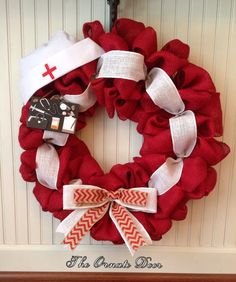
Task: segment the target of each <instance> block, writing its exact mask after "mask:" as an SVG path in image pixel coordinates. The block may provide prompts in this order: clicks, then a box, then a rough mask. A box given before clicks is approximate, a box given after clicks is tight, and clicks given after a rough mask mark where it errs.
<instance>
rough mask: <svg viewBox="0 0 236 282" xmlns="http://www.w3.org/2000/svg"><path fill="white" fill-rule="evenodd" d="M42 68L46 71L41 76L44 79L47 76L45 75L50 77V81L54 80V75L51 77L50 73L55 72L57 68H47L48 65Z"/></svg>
mask: <svg viewBox="0 0 236 282" xmlns="http://www.w3.org/2000/svg"><path fill="white" fill-rule="evenodd" d="M44 66H45V68H46V70H47V71H45V72H44V73H42V76H43V77H45V76H47V75H50V77H51V79H54V78H55V77H54V75H53V73H52V72H53V71H55V70H56V69H57V67H56V66H54V67H52V68H49V66H48V64H45V65H44Z"/></svg>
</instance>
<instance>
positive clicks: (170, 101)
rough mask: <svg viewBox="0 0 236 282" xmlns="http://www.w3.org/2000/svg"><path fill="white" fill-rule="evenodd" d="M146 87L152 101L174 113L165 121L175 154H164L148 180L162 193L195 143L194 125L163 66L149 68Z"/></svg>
mask: <svg viewBox="0 0 236 282" xmlns="http://www.w3.org/2000/svg"><path fill="white" fill-rule="evenodd" d="M146 91H147V93H148V94H149V96H150V98H151V99H152V101H153V102H154V104H156V105H157V106H159V107H160V108H162V109H164V110H165V111H167V112H168V113H171V114H173V115H175V116H174V117H172V118H170V119H169V124H170V133H171V139H172V144H173V151H174V153H175V154H176V156H177V157H178V158H177V159H176V160H175V159H173V158H168V159H167V160H166V162H165V163H164V164H162V165H161V166H160V167H159V168H158V169H157V170H156V171H154V173H153V174H152V175H151V177H150V180H149V184H148V185H149V187H155V188H156V189H157V193H158V195H162V194H164V193H166V192H167V191H168V190H169V189H171V188H172V187H173V186H174V185H175V184H177V183H178V182H179V180H180V177H181V175H182V170H183V165H184V162H183V159H182V158H186V157H189V156H190V154H191V153H192V151H193V149H194V147H195V145H196V141H197V125H196V119H195V115H194V113H193V112H192V111H184V110H185V105H184V103H183V101H182V99H181V97H180V95H179V92H178V89H177V88H176V86H175V84H174V83H173V81H172V80H171V78H170V77H169V76H168V74H167V73H166V72H165V71H164V70H162V69H160V68H153V69H152V70H151V71H150V73H149V74H148V79H147V81H146Z"/></svg>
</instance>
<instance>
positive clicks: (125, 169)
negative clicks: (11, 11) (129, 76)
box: [19, 19, 229, 244]
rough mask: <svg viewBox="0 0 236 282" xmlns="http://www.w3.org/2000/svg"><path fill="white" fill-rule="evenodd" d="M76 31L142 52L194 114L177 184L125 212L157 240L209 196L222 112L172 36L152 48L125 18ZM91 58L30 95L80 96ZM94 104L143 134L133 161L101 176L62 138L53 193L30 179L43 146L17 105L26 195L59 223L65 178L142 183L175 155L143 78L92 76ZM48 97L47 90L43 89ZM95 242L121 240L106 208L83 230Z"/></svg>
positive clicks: (147, 34) (139, 26)
mask: <svg viewBox="0 0 236 282" xmlns="http://www.w3.org/2000/svg"><path fill="white" fill-rule="evenodd" d="M83 31H84V36H85V37H90V38H91V39H93V40H94V41H95V42H96V43H98V44H99V45H100V46H101V47H102V48H103V49H104V50H105V51H110V50H128V51H133V52H137V53H141V54H142V55H144V57H145V64H146V66H147V69H148V71H150V70H151V69H152V68H153V67H159V68H161V69H163V70H164V71H165V72H166V73H167V74H168V75H169V76H170V77H171V79H172V80H173V82H174V84H175V85H176V87H177V89H178V91H179V94H180V96H181V98H182V100H183V102H184V104H185V109H186V110H192V111H193V112H194V113H195V117H196V122H197V132H198V138H197V144H196V146H195V148H194V150H193V152H192V154H191V155H190V156H189V157H188V158H186V159H184V168H183V172H182V176H181V179H180V181H179V182H178V183H177V184H176V185H175V186H174V187H172V188H171V189H170V190H169V191H168V192H166V193H165V194H163V195H161V196H158V209H157V213H155V214H148V213H143V212H132V213H133V215H134V216H135V217H136V218H137V219H138V220H139V221H140V222H141V223H142V225H143V226H144V228H145V229H146V230H147V232H148V233H149V234H150V237H151V238H152V239H153V240H159V239H161V237H162V235H163V234H164V233H166V232H167V231H168V230H169V229H170V227H171V222H172V220H183V219H184V218H185V217H186V214H187V206H186V203H187V202H188V200H190V199H198V198H201V197H203V196H206V195H208V194H209V192H210V191H211V190H212V189H213V188H214V186H215V183H216V171H215V169H214V168H213V167H212V166H214V165H216V164H217V163H218V162H220V161H221V160H222V159H223V158H224V157H225V156H226V155H227V154H228V153H229V147H228V146H227V145H226V144H224V143H222V142H219V141H217V140H215V139H214V137H218V136H221V135H222V112H221V106H220V99H219V93H217V92H216V90H215V87H214V84H213V82H212V80H211V78H210V76H209V74H208V73H207V72H206V71H205V70H204V69H202V68H200V67H198V66H196V65H194V64H192V63H189V62H188V56H189V47H188V45H186V44H184V43H182V42H181V41H179V40H172V41H170V42H168V43H167V44H166V45H165V46H164V47H163V48H162V49H161V50H159V51H157V37H156V32H155V31H154V29H153V28H151V27H145V26H144V24H143V23H140V22H136V21H133V20H129V19H119V20H117V21H116V23H115V25H114V27H113V29H112V32H111V33H105V32H104V29H103V27H102V25H101V24H100V22H98V21H95V22H92V23H86V24H85V25H84V28H83ZM96 66H97V61H93V62H91V63H88V64H87V65H84V66H83V67H80V68H78V69H76V70H74V71H71V72H70V73H68V74H66V75H64V76H63V77H61V78H59V79H57V80H56V81H54V82H52V83H51V84H50V85H48V86H46V87H44V88H42V89H40V90H39V91H37V93H35V94H36V95H41V96H43V95H46V94H47V93H49V92H50V91H56V92H59V93H60V94H61V95H64V94H78V93H82V92H83V91H84V90H85V88H86V87H87V85H88V84H89V82H90V79H91V77H92V76H93V75H94V74H95V73H96ZM92 87H93V90H94V92H95V94H96V97H97V104H98V105H99V106H103V107H105V108H106V110H107V112H108V115H109V117H111V118H112V117H113V116H114V113H115V111H116V112H117V114H118V116H119V118H120V119H122V120H125V119H130V120H132V121H135V122H137V130H138V132H139V133H140V134H142V135H143V145H142V147H141V150H140V155H141V156H140V157H135V158H134V160H133V162H130V163H126V164H116V165H114V166H113V167H112V168H111V170H110V172H109V173H104V172H103V170H102V169H101V167H100V166H99V164H98V163H97V162H96V160H95V159H94V158H93V157H92V156H91V154H90V152H89V150H88V149H87V147H86V145H85V144H84V143H83V142H82V141H81V140H79V139H78V138H77V137H76V136H74V135H70V137H69V139H68V141H67V143H66V145H65V146H63V147H59V146H58V147H57V146H56V149H57V153H58V156H59V159H60V168H59V174H58V181H57V187H58V190H52V189H49V188H46V187H44V186H43V185H41V184H40V183H39V182H38V181H37V177H36V173H35V168H36V163H35V157H36V151H37V148H38V147H39V146H40V145H41V144H43V143H44V140H43V139H42V136H43V131H42V130H39V129H31V128H27V127H26V121H27V117H28V110H29V106H30V102H28V103H27V105H25V106H24V107H23V109H22V116H21V120H20V121H21V126H20V130H19V142H20V145H21V147H22V148H23V149H24V150H25V151H24V152H23V153H22V155H21V167H20V172H21V174H22V177H23V178H24V179H25V180H26V181H30V182H35V187H34V194H35V197H36V198H37V200H38V201H39V203H40V205H41V206H42V209H43V210H44V211H49V212H51V213H53V215H54V216H55V217H57V218H59V219H60V220H63V219H64V218H65V217H66V216H67V215H68V214H69V213H70V212H71V211H67V210H63V205H62V187H63V185H65V184H68V183H69V182H70V181H71V180H73V179H78V178H80V179H81V180H82V182H83V183H86V184H91V185H96V186H100V187H103V188H104V189H107V190H116V189H118V188H121V187H123V188H127V189H129V188H131V187H142V186H144V187H145V186H147V183H148V181H149V178H150V176H151V175H152V173H153V172H154V171H155V170H156V169H157V168H158V167H159V166H160V165H162V164H163V163H164V162H165V160H166V159H167V158H168V157H175V154H174V152H173V145H172V141H171V135H170V128H169V122H168V121H169V118H170V117H171V116H172V115H171V114H169V113H167V112H166V111H164V110H162V109H160V108H159V107H158V106H156V105H155V104H154V103H153V102H152V100H151V99H150V97H149V95H148V94H147V93H146V91H145V82H144V81H139V82H134V81H131V80H126V79H111V78H106V79H104V78H100V79H95V80H93V82H92ZM50 95H52V94H50ZM95 107H96V106H94V107H92V108H90V109H89V110H87V111H86V112H85V113H81V114H80V115H79V119H78V123H77V130H80V129H81V128H83V127H84V126H85V125H86V123H85V117H86V116H91V115H92V114H93V113H94V110H95ZM91 236H92V237H93V238H94V239H96V240H109V241H112V242H113V243H116V244H119V243H123V240H122V238H121V236H120V234H119V232H118V231H117V229H116V227H115V225H114V224H113V222H112V220H111V218H110V217H109V215H108V213H107V214H106V215H105V216H104V217H103V218H102V219H101V220H100V221H99V222H97V223H96V224H95V225H94V227H93V228H92V229H91Z"/></svg>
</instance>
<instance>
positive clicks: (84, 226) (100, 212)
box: [63, 204, 109, 250]
mask: <svg viewBox="0 0 236 282" xmlns="http://www.w3.org/2000/svg"><path fill="white" fill-rule="evenodd" d="M108 208H109V204H105V205H103V206H101V207H96V208H91V209H88V210H87V211H86V212H85V213H84V214H83V216H82V217H81V218H80V220H79V221H78V222H77V223H76V224H75V225H74V226H73V228H72V229H71V230H70V232H69V233H68V234H67V235H66V237H65V239H64V241H63V243H64V244H68V245H69V246H70V248H71V250H74V249H75V248H76V246H77V245H79V243H80V241H81V240H82V239H83V237H84V236H85V235H86V234H87V233H88V231H89V230H90V229H91V228H92V226H93V225H94V224H95V223H96V222H98V221H99V220H100V219H101V218H102V217H103V216H104V215H105V213H106V212H107V210H108Z"/></svg>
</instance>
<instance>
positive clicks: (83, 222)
mask: <svg viewBox="0 0 236 282" xmlns="http://www.w3.org/2000/svg"><path fill="white" fill-rule="evenodd" d="M156 202H157V192H156V189H155V188H147V187H140V188H131V189H123V188H120V189H118V190H117V191H107V190H105V189H102V188H100V187H96V186H91V185H80V184H79V185H76V184H72V185H65V186H64V189H63V208H64V209H75V211H74V212H72V213H71V214H70V215H69V216H68V217H67V218H65V219H64V220H63V221H62V222H61V223H60V225H59V226H58V228H57V232H62V233H64V234H65V235H66V237H65V239H64V241H63V242H64V244H68V245H70V248H71V249H75V247H76V246H77V245H78V244H79V243H80V241H81V240H82V238H83V237H84V236H85V235H86V234H87V232H88V231H89V230H90V229H91V228H92V226H93V225H94V224H95V223H96V222H98V221H99V220H100V219H101V218H102V217H103V216H104V215H105V213H106V212H107V211H108V210H109V215H110V217H111V219H112V221H113V222H114V224H115V226H116V228H117V229H118V231H119V233H120V234H121V236H122V238H123V239H124V241H125V243H126V245H127V247H128V248H129V250H130V252H131V254H132V255H133V254H134V253H135V251H137V250H138V249H139V248H140V247H141V246H144V245H150V244H151V243H152V241H151V238H150V237H149V235H148V233H147V231H146V230H145V228H144V227H143V226H142V224H141V223H140V222H139V221H138V220H137V219H136V218H135V217H134V216H133V215H132V213H130V212H129V211H128V209H127V208H129V209H132V210H136V211H143V212H149V213H155V212H156V206H157V204H156Z"/></svg>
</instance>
